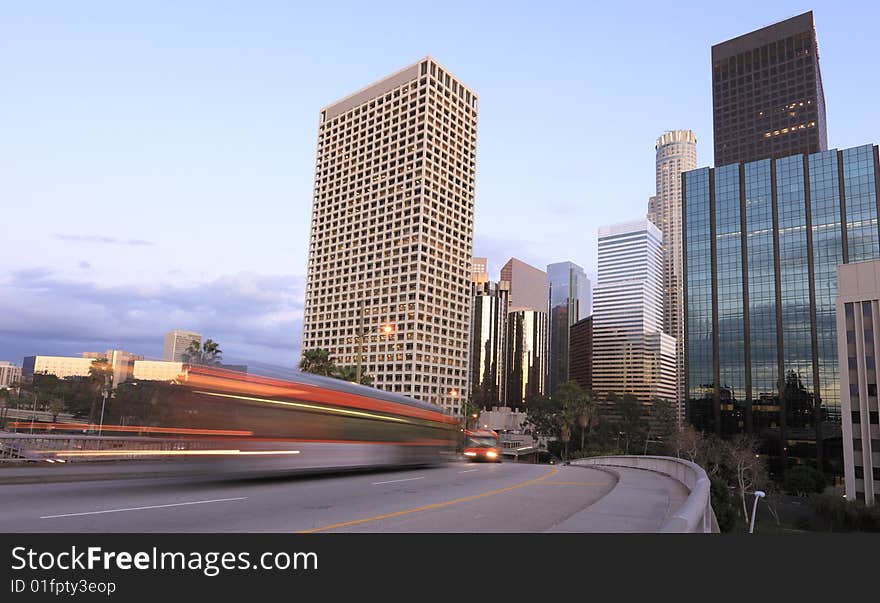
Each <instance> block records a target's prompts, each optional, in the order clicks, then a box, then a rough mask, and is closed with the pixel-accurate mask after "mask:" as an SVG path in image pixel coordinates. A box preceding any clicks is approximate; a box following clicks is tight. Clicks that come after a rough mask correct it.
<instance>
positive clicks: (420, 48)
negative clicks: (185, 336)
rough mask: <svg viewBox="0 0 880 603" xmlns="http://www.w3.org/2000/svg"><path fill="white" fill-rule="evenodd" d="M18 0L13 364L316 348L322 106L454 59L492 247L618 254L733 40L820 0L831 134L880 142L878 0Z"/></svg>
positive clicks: (285, 353) (498, 260)
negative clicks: (472, 101)
mask: <svg viewBox="0 0 880 603" xmlns="http://www.w3.org/2000/svg"><path fill="white" fill-rule="evenodd" d="M724 9H725V10H724V12H721V11H720V10H718V9H716V7H715V5H713V4H711V3H708V2H681V3H669V2H666V3H654V2H642V3H638V2H637V3H632V2H631V3H609V2H601V3H594V2H552V1H546V2H540V3H538V2H531V3H524V2H504V3H501V2H497V3H496V2H458V1H444V2H380V1H377V2H370V3H360V2H335V3H309V5H308V6H299V5H298V4H297V3H293V2H186V3H180V2H158V1H154V2H86V1H83V2H77V3H65V2H60V1H59V2H19V3H15V2H7V3H4V4H2V5H0V77H2V82H3V94H2V95H0V132H2V134H0V165H2V166H3V168H2V170H0V174H2V177H0V207H2V211H3V218H2V230H0V360H3V359H8V360H12V361H13V362H16V363H20V362H21V358H22V356H24V355H26V354H38V353H39V354H75V353H79V352H81V351H84V350H93V349H94V350H104V349H107V348H109V347H116V348H124V349H129V350H131V351H135V352H140V353H143V354H146V355H148V356H159V355H161V345H162V335H163V333H164V332H165V331H167V330H170V329H173V328H184V329H195V330H200V331H202V332H203V333H205V335H206V336H209V337H214V338H215V339H217V340H219V341H220V342H221V343H222V344H223V348H224V349H225V351H226V357H227V359H230V360H245V361H246V360H259V361H265V362H273V363H276V364H290V363H292V362H295V359H296V354H297V352H298V349H299V340H300V335H301V329H302V326H301V314H302V312H301V311H302V282H303V275H304V273H305V265H306V252H307V238H308V221H309V212H310V203H311V190H312V176H313V166H314V158H315V144H316V135H317V123H318V111H319V109H320V108H321V107H322V106H324V105H326V104H329V103H331V102H333V101H334V100H336V99H338V98H340V97H342V96H344V95H346V94H349V93H351V92H353V91H354V90H356V89H358V88H361V87H362V86H365V85H367V84H369V83H371V82H372V81H374V80H376V79H379V78H380V77H382V76H384V75H387V74H388V73H391V72H393V71H396V70H397V69H399V68H401V67H403V66H404V65H407V64H409V63H412V62H415V61H416V60H418V59H419V58H420V57H422V56H425V55H427V54H430V55H432V56H434V57H436V58H437V60H439V61H440V62H441V63H443V64H444V65H445V66H446V67H448V68H449V69H450V70H451V71H452V72H454V73H455V74H456V75H457V76H458V77H460V78H461V79H462V81H464V82H466V83H468V84H469V85H470V86H471V87H472V88H473V89H475V90H476V91H477V92H478V94H479V95H480V115H479V120H480V121H479V130H478V150H477V193H476V194H477V199H476V220H475V228H476V241H475V253H476V254H477V255H485V256H488V257H489V261H490V270H491V272H492V273H493V276H497V271H498V270H499V268H500V266H501V265H502V264H503V263H504V262H505V261H506V260H507V259H509V258H510V257H511V256H516V257H519V258H520V259H522V260H524V261H527V262H530V263H532V264H534V265H537V266H539V267H542V268H544V267H545V266H546V264H548V263H551V262H556V261H564V260H571V261H574V262H576V263H578V264H581V265H582V266H584V268H585V269H586V270H587V272H588V274H591V273H595V268H596V230H597V228H598V227H599V226H601V225H604V224H610V223H615V222H620V221H625V220H631V219H635V218H639V217H642V216H643V215H644V213H645V209H646V203H647V198H648V197H649V196H650V195H651V194H652V193H653V191H654V148H653V145H654V140H655V138H656V137H657V136H658V135H659V134H661V133H662V132H663V131H664V130H667V129H675V128H690V129H693V130H694V131H695V132H696V133H697V137H698V141H699V142H698V145H697V146H698V162H699V165H712V150H711V149H712V122H711V111H712V97H711V88H710V83H711V73H710V65H709V57H710V47H711V45H712V44H714V43H717V42H720V41H723V40H725V39H728V38H730V37H734V36H736V35H740V34H742V33H746V32H748V31H751V30H753V29H757V28H759V27H762V26H764V25H768V24H770V23H772V22H775V21H778V20H781V19H784V18H787V17H790V16H793V15H795V14H799V13H801V12H804V11H806V10H813V11H814V15H815V19H816V27H817V30H818V36H819V45H820V59H821V66H822V74H823V81H824V85H825V97H826V103H827V108H828V142H829V146H830V147H837V148H845V147H849V146H856V145H860V144H865V143H869V142H874V143H877V142H880V120H878V112H877V107H878V102H877V99H878V98H880V77H878V75H877V71H876V56H877V55H876V52H877V51H876V40H875V39H873V38H872V36H873V35H874V34H875V31H876V23H877V22H878V21H880V3H875V2H824V1H823V2H814V3H811V4H805V3H802V2H788V1H781V2H776V1H774V2H751V1H741V2H738V3H737V6H736V7H735V8H731V7H724Z"/></svg>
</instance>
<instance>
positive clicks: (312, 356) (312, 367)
mask: <svg viewBox="0 0 880 603" xmlns="http://www.w3.org/2000/svg"><path fill="white" fill-rule="evenodd" d="M299 370H301V371H303V372H304V373H312V374H313V375H321V376H324V377H332V376H333V375H334V374H335V373H336V364H335V363H334V362H333V361H332V360H330V350H325V349H324V348H315V349H314V350H306V351H304V352H303V355H302V360H300V361H299Z"/></svg>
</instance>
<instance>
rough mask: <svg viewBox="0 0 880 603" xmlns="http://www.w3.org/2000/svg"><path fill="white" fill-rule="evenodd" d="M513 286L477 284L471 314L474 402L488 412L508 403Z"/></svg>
mask: <svg viewBox="0 0 880 603" xmlns="http://www.w3.org/2000/svg"><path fill="white" fill-rule="evenodd" d="M509 294H510V285H509V284H508V283H507V282H506V281H501V282H499V283H491V282H483V283H474V296H473V300H472V303H473V306H472V310H471V342H470V351H471V352H470V354H471V358H470V375H471V376H470V391H471V400H473V401H474V402H475V403H477V404H478V405H480V406H482V407H484V408H491V407H492V406H497V405H498V404H499V403H500V402H501V401H503V400H504V384H505V380H506V379H505V377H506V375H505V371H504V366H505V347H504V343H505V335H506V330H507V306H508V296H509Z"/></svg>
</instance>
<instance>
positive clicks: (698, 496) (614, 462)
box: [572, 455, 720, 534]
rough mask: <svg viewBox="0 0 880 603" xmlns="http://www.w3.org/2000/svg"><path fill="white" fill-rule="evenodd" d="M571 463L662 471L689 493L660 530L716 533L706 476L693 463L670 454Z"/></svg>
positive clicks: (716, 523) (715, 522)
mask: <svg viewBox="0 0 880 603" xmlns="http://www.w3.org/2000/svg"><path fill="white" fill-rule="evenodd" d="M572 464H575V465H598V466H600V467H626V468H629V469H642V470H645V471H654V472H656V473H662V474H663V475H666V476H669V477H671V478H672V479H675V480H677V481H679V482H681V483H682V484H683V485H684V486H685V487H686V488H687V489H688V491H689V492H690V494H689V495H688V497H687V499H686V500H685V501H684V503H683V504H682V505H681V507H679V508H678V509H676V510H675V511H674V512H673V513H672V515H670V516H669V517H667V519H666V521H664V522H663V526H662V527H661V528H660V531H661V532H674V533H682V532H684V533H700V532H702V533H712V534H717V533H718V532H719V531H720V530H719V529H718V520H717V519H716V518H715V511H713V510H712V500H711V498H710V483H709V477H708V476H707V475H706V472H705V471H704V470H703V468H702V467H700V466H699V465H697V464H696V463H692V462H690V461H686V460H684V459H678V458H674V457H670V456H635V455H630V456H623V455H621V456H599V457H590V458H584V459H578V460H576V461H572Z"/></svg>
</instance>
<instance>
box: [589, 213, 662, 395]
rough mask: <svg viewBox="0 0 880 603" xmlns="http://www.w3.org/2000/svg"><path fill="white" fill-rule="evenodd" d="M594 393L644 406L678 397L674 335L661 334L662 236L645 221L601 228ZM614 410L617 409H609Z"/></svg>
mask: <svg viewBox="0 0 880 603" xmlns="http://www.w3.org/2000/svg"><path fill="white" fill-rule="evenodd" d="M598 260H599V273H598V283H597V285H596V291H595V306H594V309H593V392H594V393H595V394H596V395H597V396H599V397H600V398H607V397H608V395H609V394H615V395H617V396H621V395H624V394H631V395H633V396H635V397H636V398H637V399H638V400H639V401H641V402H642V403H643V404H645V405H650V404H651V403H652V402H653V401H654V400H656V399H664V400H670V401H671V400H673V399H674V398H675V384H676V370H675V338H674V337H672V336H670V335H667V334H666V333H663V235H662V233H661V232H660V230H659V229H658V228H657V227H656V226H654V224H653V223H652V222H651V221H649V220H647V219H645V220H640V221H637V222H629V223H625V224H616V225H613V226H607V227H603V228H600V229H599V257H598ZM610 410H611V412H613V409H610Z"/></svg>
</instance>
